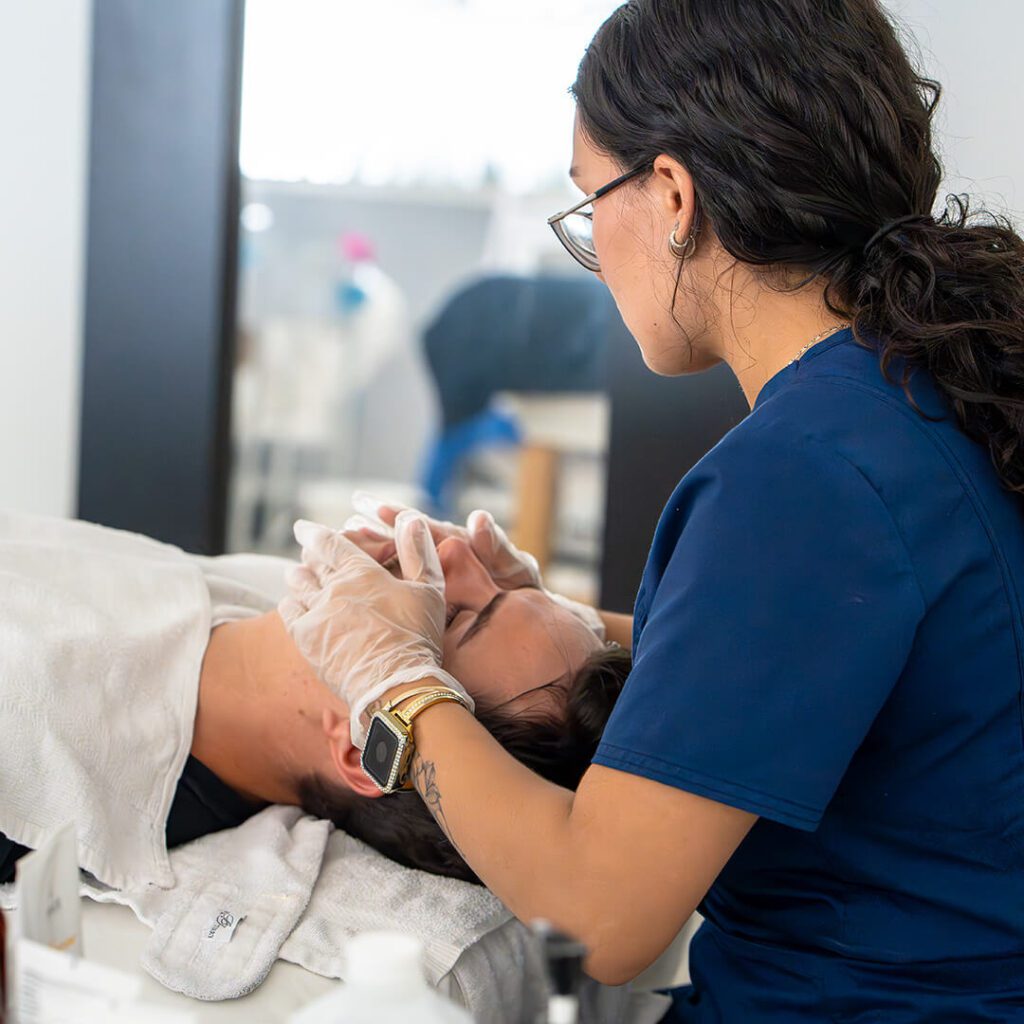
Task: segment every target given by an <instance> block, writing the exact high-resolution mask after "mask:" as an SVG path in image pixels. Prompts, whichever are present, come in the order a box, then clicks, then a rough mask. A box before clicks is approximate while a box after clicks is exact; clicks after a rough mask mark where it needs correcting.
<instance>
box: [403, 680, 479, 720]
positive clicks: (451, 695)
mask: <svg viewBox="0 0 1024 1024" xmlns="http://www.w3.org/2000/svg"><path fill="white" fill-rule="evenodd" d="M441 701H454V702H455V703H456V704H461V705H462V706H463V707H464V708H465V709H466V710H467V711H468V710H469V704H468V702H467V701H466V698H465V697H463V696H462V694H461V693H458V692H457V691H456V690H452V689H450V688H448V687H434V688H433V689H432V690H431V692H430V693H428V694H425V695H424V696H422V697H418V698H417V699H416V700H414V701H413V702H412V704H410V705H409V706H408V707H407V708H405V709H404V710H402V711H393V712H392V714H393V715H394V716H395V717H396V718H398V719H399V720H400V721H401V722H403V723H404V724H405V727H406V728H407V729H409V728H410V727H411V726H412V721H413V719H414V718H415V717H416V716H417V715H418V714H419V713H420V712H421V711H426V709H427V708H429V707H430V706H431V705H432V704H439V703H440V702H441Z"/></svg>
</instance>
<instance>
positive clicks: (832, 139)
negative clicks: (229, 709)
mask: <svg viewBox="0 0 1024 1024" xmlns="http://www.w3.org/2000/svg"><path fill="white" fill-rule="evenodd" d="M573 94H574V96H575V98H576V101H577V122H576V126H575V138H574V154H573V156H574V160H573V163H574V168H573V172H572V173H573V177H574V179H575V181H576V183H577V185H578V186H579V187H580V189H581V190H582V191H583V192H584V193H587V194H589V196H588V206H587V207H586V209H585V210H584V211H583V212H584V213H590V215H591V217H592V220H590V223H589V225H588V224H587V223H586V221H585V220H584V219H582V218H580V216H579V214H578V213H576V212H570V213H568V214H566V215H561V216H558V217H556V218H553V222H554V225H555V227H556V230H557V231H558V233H559V237H560V238H561V239H562V241H563V242H564V243H565V245H566V247H567V248H568V249H569V250H570V252H572V253H573V255H574V256H576V257H577V258H578V259H579V261H580V262H581V263H583V264H584V266H587V267H588V268H589V269H591V270H593V271H594V272H596V273H598V274H599V275H600V276H601V278H602V280H604V281H605V282H606V284H607V286H608V287H609V288H610V290H611V291H612V293H613V294H614V296H615V299H616V301H617V303H618V306H619V310H620V312H621V313H622V316H623V318H624V320H625V322H626V324H627V326H628V327H629V328H630V330H631V332H632V333H633V335H634V337H635V338H636V341H637V343H638V345H639V346H640V348H641V350H642V352H643V355H644V358H645V360H646V362H647V364H648V366H649V367H650V368H651V369H652V370H653V371H654V372H656V373H660V374H666V375H674V374H683V373H691V372H695V371H699V370H702V369H705V368H706V367H709V366H712V365H714V364H716V363H719V362H721V361H725V362H726V363H728V364H729V366H730V367H731V368H732V369H733V371H734V372H735V375H736V377H737V380H738V382H739V386H740V387H741V388H742V389H743V391H744V393H745V395H746V397H747V399H748V401H749V404H750V407H751V412H750V415H749V416H748V417H747V418H746V419H745V420H744V421H743V422H742V423H741V424H740V425H739V426H738V427H736V428H735V429H734V430H733V431H732V432H731V433H730V434H729V435H728V436H726V437H725V438H724V439H723V440H722V441H721V442H720V443H719V444H718V445H717V446H716V447H715V448H714V449H713V450H712V451H710V452H709V453H708V454H707V456H706V457H705V458H704V459H702V460H701V461H700V462H699V463H698V464H697V465H696V466H695V467H694V468H693V469H692V470H691V471H690V472H689V473H687V475H686V476H685V478H684V479H683V480H682V481H681V483H680V484H679V486H678V487H677V488H676V490H675V492H674V493H673V495H672V497H671V498H670V500H669V502H668V504H667V505H666V507H665V511H664V513H663V515H662V517H661V521H660V523H659V524H658V528H657V532H656V534H655V536H654V540H653V544H652V547H651V552H650V560H649V562H648V565H647V568H646V571H645V573H644V576H643V581H642V583H641V585H640V589H639V594H638V597H637V602H636V609H635V620H634V621H633V623H632V642H633V650H634V659H635V660H634V668H633V672H632V675H631V676H630V678H629V680H628V681H627V683H626V685H625V688H624V691H623V693H622V696H621V699H620V701H619V703H618V706H617V707H616V709H615V712H614V714H613V716H612V718H611V720H610V722H609V724H608V727H607V730H606V732H605V734H604V740H603V743H602V745H601V747H600V749H599V752H598V754H597V757H596V763H595V765H594V766H592V768H591V770H590V772H588V774H587V776H586V778H585V779H584V780H583V783H582V785H581V786H580V788H579V791H578V792H577V793H576V794H571V793H566V792H565V791H563V790H559V789H557V788H556V787H554V786H551V785H549V784H547V783H544V782H542V781H540V780H537V779H535V778H534V777H533V776H531V775H530V774H529V773H528V772H526V771H525V770H523V769H522V768H521V767H519V766H516V765H515V764H514V763H513V762H512V761H511V759H510V758H508V756H507V755H505V754H504V753H503V752H502V751H501V750H500V749H499V748H498V747H497V745H496V744H494V743H493V742H491V741H490V740H489V739H488V738H487V737H486V736H485V735H484V734H483V732H482V730H481V729H480V728H479V727H478V726H477V724H476V723H475V721H474V719H473V718H472V716H471V715H470V714H469V713H468V712H467V711H466V710H464V709H463V708H461V707H459V706H457V705H454V704H447V705H437V706H436V709H434V708H432V709H431V710H430V711H429V712H427V713H425V714H424V715H422V716H421V717H420V718H419V719H417V720H416V722H415V725H414V730H413V735H414V740H415V743H416V748H417V754H416V761H415V762H414V764H415V770H414V781H415V784H416V786H417V788H418V789H419V790H420V792H421V793H422V794H423V795H424V797H425V798H426V799H427V800H428V803H429V804H430V806H431V808H432V809H433V810H434V813H435V815H436V816H437V818H438V820H439V821H440V822H441V823H442V825H443V826H444V827H445V828H446V830H447V831H448V834H449V835H450V837H451V838H452V840H453V842H454V843H455V844H456V845H457V846H458V848H459V850H460V851H461V852H462V853H463V855H464V856H465V858H466V859H467V860H468V861H469V863H470V864H471V865H472V867H473V868H474V869H475V870H476V871H477V873H478V874H479V875H480V876H481V878H483V879H484V881H485V882H486V883H487V884H488V885H489V886H490V887H491V888H492V889H493V890H494V891H495V892H497V893H498V894H499V895H500V896H501V897H502V898H503V899H504V900H505V901H506V903H507V904H508V905H509V906H510V907H511V909H512V910H513V911H514V912H515V913H516V914H517V915H518V916H519V917H521V918H522V919H524V920H527V919H529V918H531V917H534V916H544V917H547V918H551V919H553V920H555V921H556V922H558V923H559V924H561V925H563V926H564V927H566V928H567V929H569V930H571V931H573V932H575V933H576V934H578V935H579V936H580V937H581V938H582V939H583V940H584V941H585V942H586V943H587V944H588V946H589V947H590V949H591V956H590V959H589V960H588V969H589V970H590V971H591V973H592V974H593V975H594V976H596V977H598V978H599V979H602V980H605V981H609V982H613V983H614V982H622V981H626V980H628V979H630V978H632V977H634V976H635V975H636V974H637V973H639V971H640V970H642V969H643V968H644V967H645V966H646V965H647V964H649V963H650V962H651V961H652V960H653V959H654V958H655V957H656V956H657V955H658V954H659V953H660V952H661V951H662V949H664V948H665V946H666V945H667V944H668V943H669V941H670V940H671V938H672V937H673V935H674V934H675V933H676V931H677V930H678V929H679V927H680V926H681V925H682V924H683V922H684V921H685V920H686V919H687V917H688V916H689V914H690V913H691V912H692V911H693V910H694V909H695V908H697V907H698V906H699V909H700V910H701V912H702V913H703V915H704V917H705V919H706V920H705V923H704V925H703V926H702V927H701V929H700V931H699V933H698V934H697V936H696V938H695V939H694V941H693V944H692V949H691V955H690V967H691V973H692V979H693V983H692V985H690V986H688V987H686V988H684V989H680V990H678V991H676V992H675V993H674V994H673V995H674V1002H673V1008H672V1010H671V1011H670V1016H669V1017H668V1018H666V1019H670V1020H676V1021H689V1022H728V1024H762V1022H765V1024H766V1022H792V1021H798V1020H799V1021H815V1022H831V1024H835V1022H849V1024H854V1022H857V1024H867V1022H869V1021H872V1022H873V1021H879V1022H882V1021H884V1022H894V1024H898V1022H908V1024H909V1022H930V1024H938V1022H949V1024H953V1022H956V1024H963V1022H968V1021H999V1022H1006V1021H1015V1020H1024V717H1022V680H1024V618H1022V604H1024V243H1022V240H1021V238H1020V237H1019V236H1018V235H1017V234H1016V233H1015V232H1014V230H1013V229H1012V227H1011V226H1010V224H1009V223H1008V222H1006V221H1005V220H1004V219H1000V218H981V219H980V220H979V219H978V218H976V217H975V216H974V215H973V214H968V211H967V208H966V203H965V201H964V200H963V199H960V198H958V197H947V204H946V207H945V209H944V212H942V213H941V215H939V216H935V215H933V205H934V203H935V202H936V197H937V190H938V188H939V185H940V176H941V171H940V167H939V164H938V162H937V160H936V158H935V156H934V154H933V151H932V140H931V118H932V113H933V109H934V106H935V103H936V101H937V99H938V86H937V85H936V83H933V82H931V81H929V80H927V79H924V78H922V77H920V75H919V74H918V73H917V72H916V71H915V70H914V68H913V67H912V65H911V63H910V61H909V59H908V57H907V55H906V53H905V52H904V50H903V48H902V47H901V45H900V42H899V40H898V38H897V34H896V32H895V31H894V28H893V26H892V25H891V23H890V22H889V20H887V17H886V16H885V14H884V13H883V11H882V9H881V8H880V6H879V4H878V3H877V2H876V0H633V2H630V3H628V4H626V5H625V6H623V7H621V8H619V10H617V11H616V12H615V13H614V14H613V15H612V16H611V17H610V18H609V19H608V21H607V22H606V23H605V24H604V25H603V26H602V28H601V29H600V31H599V32H598V34H597V36H596V37H595V39H594V40H593V42H592V43H591V45H590V47H589V49H588V50H587V52H586V55H585V56H584V58H583V61H582V64H581V65H580V69H579V75H578V78H577V80H576V83H575V85H574V87H573ZM574 221H575V222H576V223H574ZM588 226H590V227H592V235H591V234H589V233H588V230H587V229H588ZM637 457H638V458H642V457H643V453H642V452H638V453H637ZM435 527H436V524H435ZM401 529H407V530H418V531H420V532H422V524H420V525H417V521H416V518H415V517H411V518H408V519H406V521H405V525H404V526H403V527H402V528H401ZM400 535H401V530H400ZM607 542H608V543H609V544H614V543H615V539H614V537H610V538H608V541H607ZM441 547H442V548H443V544H442V545H441ZM360 557H363V558H365V555H364V554H363V552H360V551H359V550H358V549H357V548H356V547H355V546H353V545H352V544H349V543H348V542H347V541H344V542H343V541H338V540H336V539H331V538H328V539H327V540H324V539H322V538H321V539H320V540H313V541H311V542H310V543H309V544H308V545H307V549H306V552H305V559H306V561H307V563H308V564H309V565H310V566H311V567H312V570H311V571H312V574H313V575H315V576H316V580H317V585H318V586H319V588H320V589H319V590H316V592H313V590H314V589H315V588H312V589H311V588H310V587H307V588H306V590H305V591H303V588H302V586H300V585H296V600H297V602H298V606H297V608H292V609H291V615H290V617H289V624H290V627H291V628H292V630H293V634H294V635H296V638H297V639H299V640H300V643H304V647H305V649H306V650H307V651H308V652H309V653H310V656H311V657H312V658H314V659H316V660H317V661H318V664H320V665H321V666H322V670H323V672H324V675H325V678H327V679H328V681H329V682H331V683H333V684H334V685H336V686H337V687H338V689H339V690H340V691H341V692H343V693H345V694H346V695H347V696H348V697H350V698H351V699H352V700H355V699H357V698H358V695H359V692H360V691H359V688H360V686H364V685H365V679H366V678H367V677H368V672H369V669H368V668H367V666H366V665H365V664H357V663H346V664H345V665H343V666H341V667H340V668H339V665H338V664H337V663H335V662H332V661H331V660H330V659H329V658H328V657H327V656H326V655H325V653H324V652H325V651H331V650H332V649H333V645H334V644H335V636H336V635H337V636H341V637H342V638H343V636H344V634H345V631H346V625H345V624H346V621H347V620H346V616H347V615H351V614H353V613H352V612H351V610H350V608H351V605H352V602H351V601H350V600H348V599H349V598H351V597H352V595H353V594H354V593H356V592H357V591H359V588H360V587H362V586H364V581H363V580H362V579H356V577H357V576H359V573H352V572H350V571H349V570H351V569H352V567H353V565H356V564H359V558H360ZM442 560H443V559H442ZM318 565H319V566H320V569H317V568H316V567H317V566H318ZM325 565H326V566H328V569H327V570H324V569H323V566H325ZM360 571H361V572H362V573H363V575H364V576H365V575H367V574H368V572H369V570H366V569H365V568H363V569H361V570H360ZM332 573H336V575H335V576H333V577H332ZM414 575H415V573H414ZM428 575H429V574H425V570H424V572H421V573H420V576H419V577H418V579H417V580H416V581H415V582H410V583H408V584H398V583H396V587H399V588H400V587H403V586H405V587H407V588H408V591H407V592H404V591H403V592H402V593H401V594H400V595H399V597H394V596H392V597H391V598H389V601H391V602H392V606H397V605H402V607H403V608H404V611H403V613H402V616H396V615H395V613H394V612H393V611H388V610H387V609H386V608H385V607H384V603H383V602H382V601H381V602H378V605H379V606H378V612H379V614H380V615H381V617H382V620H383V619H385V618H387V617H388V616H389V615H390V616H391V617H392V618H393V619H395V620H396V621H397V618H398V617H404V618H403V621H406V622H408V621H412V620H411V619H410V618H409V616H410V615H411V612H412V610H413V609H415V608H418V607H422V608H425V607H427V606H428V605H430V603H431V602H433V605H431V607H433V608H435V610H436V608H437V607H438V605H437V602H438V600H441V601H443V584H439V583H437V582H436V581H434V582H431V581H430V580H429V579H428ZM307 582H308V581H307ZM439 592H440V597H438V593H439ZM395 593H396V594H397V593H398V591H396V592H395ZM399 598H400V600H399ZM368 600H369V602H370V603H371V604H372V603H373V599H368ZM396 602H397V605H396ZM402 602H404V605H403V604H402ZM448 611H449V614H451V613H452V611H453V609H451V608H450V607H449V609H448ZM454 611H455V612H456V613H457V614H461V615H465V621H466V622H467V625H469V624H471V623H472V622H473V621H474V619H475V615H476V613H477V612H479V609H455V610H454ZM428 618H429V616H426V615H424V618H423V619H422V621H424V622H426V621H427V619H428ZM417 621H419V620H417ZM604 624H605V627H606V628H607V630H608V635H609V636H610V637H613V638H614V637H615V636H623V623H622V622H621V621H619V620H617V619H616V618H615V617H614V616H611V615H605V616H604ZM383 628H384V627H382V629H383ZM423 628H424V629H427V628H428V627H426V626H424V627H423ZM389 635H390V634H386V630H385V632H383V633H382V634H381V636H382V638H383V639H385V640H386V636H389ZM394 635H395V636H396V637H397V635H398V626H395V634H394ZM301 637H304V638H305V639H304V641H303V640H302V639H300V638H301ZM311 637H312V638H314V639H315V642H313V641H311V639H310V638H311ZM383 646H385V647H386V646H387V643H386V642H384V643H383ZM393 649H394V650H395V651H397V650H398V642H397V640H395V641H394V644H393ZM421 658H422V663H423V675H424V677H426V676H429V674H430V671H431V664H433V666H434V668H435V669H436V662H431V656H430V655H429V654H426V655H422V656H421ZM407 675H408V674H407ZM405 685H406V686H408V683H406V684H405ZM399 689H401V688H399Z"/></svg>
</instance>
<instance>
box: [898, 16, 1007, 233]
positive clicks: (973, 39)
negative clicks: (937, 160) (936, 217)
mask: <svg viewBox="0 0 1024 1024" xmlns="http://www.w3.org/2000/svg"><path fill="white" fill-rule="evenodd" d="M885 5H886V7H887V8H888V10H889V11H891V12H892V13H893V14H894V15H895V16H896V18H897V20H898V21H900V22H901V23H902V24H903V25H904V26H905V27H906V28H907V29H908V30H909V31H910V32H911V33H912V34H913V36H914V38H915V39H916V40H917V43H918V46H919V47H920V53H921V58H922V65H921V66H922V69H923V70H924V72H925V73H926V74H927V75H929V76H930V77H931V78H935V79H937V80H938V81H939V83H940V84H941V85H942V87H943V95H942V99H941V100H940V101H939V107H938V110H937V111H936V115H935V124H936V128H937V130H938V136H937V147H936V148H937V149H938V151H939V153H940V156H941V158H942V161H943V166H944V168H945V170H946V179H945V181H944V182H943V186H942V188H941V189H940V190H939V196H938V205H937V209H938V210H939V211H941V210H942V208H943V207H942V201H943V199H944V197H945V195H946V193H947V192H968V193H970V195H971V199H972V203H971V205H972V207H973V205H974V202H973V200H974V197H975V196H977V197H978V199H979V200H980V201H981V202H982V203H983V205H985V206H986V207H988V208H989V209H991V210H992V211H993V212H995V213H1005V214H1008V215H1009V216H1010V217H1012V218H1014V220H1015V222H1016V225H1017V230H1018V232H1019V231H1021V230H1022V229H1024V116H1022V115H1021V105H1020V104H1021V95H1022V94H1024V71H1022V68H1021V60H1020V49H1021V38H1022V36H1024V4H1022V3H1021V0H974V2H970V0H885Z"/></svg>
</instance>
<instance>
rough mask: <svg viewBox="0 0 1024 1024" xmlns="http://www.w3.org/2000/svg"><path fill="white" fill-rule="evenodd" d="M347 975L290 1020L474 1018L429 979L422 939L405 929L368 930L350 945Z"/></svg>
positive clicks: (462, 1021)
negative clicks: (424, 966) (393, 930)
mask: <svg viewBox="0 0 1024 1024" xmlns="http://www.w3.org/2000/svg"><path fill="white" fill-rule="evenodd" d="M345 959H346V963H347V968H348V970H347V973H346V976H345V981H344V982H343V983H342V984H341V985H339V986H338V988H337V989H336V990H335V991H333V992H328V993H327V995H325V996H322V997H321V998H320V999H318V1000H317V1001H316V1002H315V1003H311V1004H310V1005H309V1006H307V1007H305V1008H303V1009H301V1010H299V1011H297V1012H296V1013H294V1014H292V1016H291V1017H289V1018H288V1021H289V1024H410V1021H415V1022H416V1024H472V1021H473V1018H472V1017H471V1016H470V1014H469V1013H467V1012H466V1011H465V1010H463V1009H462V1008H461V1007H459V1006H456V1005H455V1004H454V1003H452V1002H450V1001H449V1000H447V999H445V998H444V997H443V996H442V995H440V993H438V992H437V991H435V990H434V989H433V988H431V987H430V985H428V984H427V980H426V978H425V977H424V976H423V943H422V942H420V940H419V939H417V938H415V937H414V936H412V935H406V934H404V933H402V932H364V933H363V934H362V935H356V936H355V937H354V938H352V939H351V940H349V943H348V945H347V946H346V947H345Z"/></svg>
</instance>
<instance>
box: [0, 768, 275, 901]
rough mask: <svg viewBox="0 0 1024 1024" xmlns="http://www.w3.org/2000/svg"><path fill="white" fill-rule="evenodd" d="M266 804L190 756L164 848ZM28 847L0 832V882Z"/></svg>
mask: <svg viewBox="0 0 1024 1024" xmlns="http://www.w3.org/2000/svg"><path fill="white" fill-rule="evenodd" d="M265 806H266V805H265V804H254V803H251V802H250V801H249V800H246V799H245V797H243V796H239V794H238V793H236V792H235V791H234V790H233V789H232V788H231V787H230V786H228V785H226V784H225V783H223V782H221V780H220V779H219V778H218V777H217V776H216V775H214V774H213V772H211V771H210V769H209V768H207V767H206V765H205V764H203V763H202V761H197V760H196V759H195V758H194V757H192V755H191V754H190V755H189V758H188V761H186V762H185V770H184V771H183V772H182V773H181V778H180V779H178V787H177V790H176V791H175V794H174V803H173V804H171V811H170V814H168V816H167V829H166V833H167V847H168V849H170V848H171V847H174V846H180V845H181V844H182V843H187V842H189V841H190V840H192V839H198V838H199V837H200V836H205V835H207V834H208V833H210V832H219V831H220V830H221V829H225V828H234V827H235V826H236V825H241V824H242V822H243V821H245V820H246V819H247V818H251V817H252V816H253V815H254V814H255V813H256V812H257V811H259V810H261V809H262V808H263V807H265ZM28 852H29V851H28V849H27V848H26V847H24V846H21V845H20V844H18V843H15V842H13V841H12V840H10V839H8V838H7V836H5V835H4V834H3V833H2V832H0V883H3V882H11V881H13V880H14V865H15V863H16V861H17V860H18V858H19V857H22V856H24V855H25V854H26V853H28Z"/></svg>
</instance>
